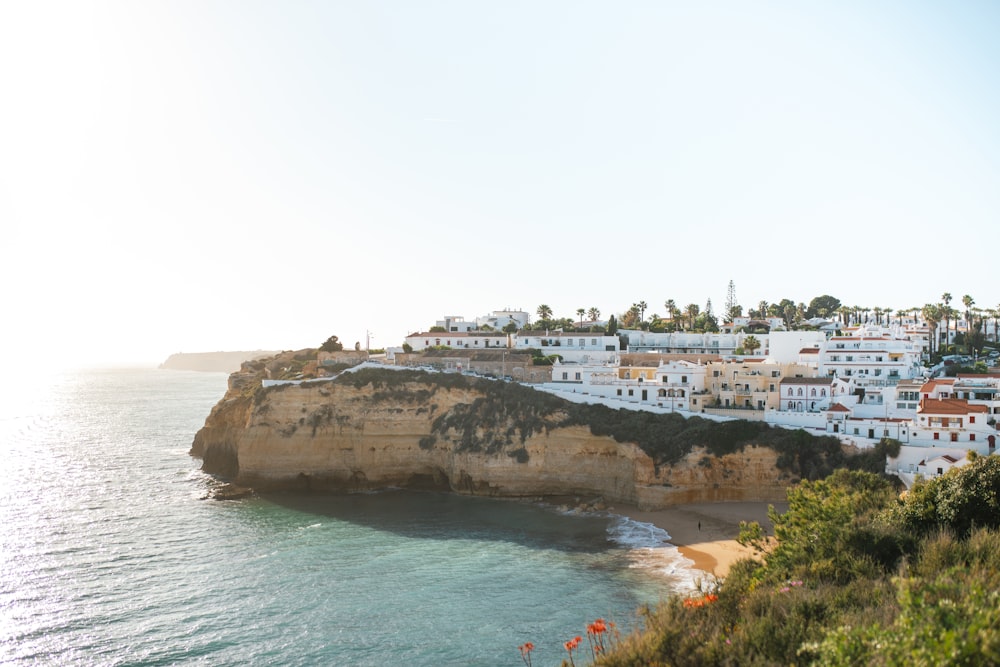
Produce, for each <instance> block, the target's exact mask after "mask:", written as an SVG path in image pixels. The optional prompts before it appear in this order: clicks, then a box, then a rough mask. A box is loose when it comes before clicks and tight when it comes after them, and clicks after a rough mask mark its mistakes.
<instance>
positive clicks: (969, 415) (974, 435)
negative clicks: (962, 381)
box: [908, 398, 997, 454]
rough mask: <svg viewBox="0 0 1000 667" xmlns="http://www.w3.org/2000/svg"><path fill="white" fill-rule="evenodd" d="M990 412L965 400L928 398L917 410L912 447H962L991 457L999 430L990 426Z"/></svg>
mask: <svg viewBox="0 0 1000 667" xmlns="http://www.w3.org/2000/svg"><path fill="white" fill-rule="evenodd" d="M988 420H989V409H988V408H987V407H986V406H985V405H972V404H970V403H969V401H967V400H965V399H964V398H925V399H923V400H921V401H920V407H919V408H917V418H916V419H915V420H914V421H913V427H912V428H911V430H910V438H909V443H908V444H910V445H915V444H920V445H926V446H939V445H940V446H945V447H959V446H961V447H962V448H964V449H970V450H974V451H977V452H979V453H980V454H991V453H993V451H994V450H995V448H996V442H997V431H996V429H995V428H994V427H993V426H991V425H990V424H989V423H988Z"/></svg>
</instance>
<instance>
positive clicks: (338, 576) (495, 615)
mask: <svg viewBox="0 0 1000 667" xmlns="http://www.w3.org/2000/svg"><path fill="white" fill-rule="evenodd" d="M225 385H226V376H225V375H224V374H206V373H194V372H182V371H165V370H155V369H145V368H132V369H116V370H90V371H78V372H66V373H59V374H51V375H47V376H43V377H36V378H31V379H30V380H25V381H24V382H22V383H19V384H18V385H17V386H16V387H9V388H8V389H6V390H5V392H6V393H5V395H4V396H3V405H2V407H0V663H3V664H15V665H27V664H33V665H35V664H42V665H47V664H54V665H55V664H58V665H62V664H85V665H86V664H97V665H171V664H206V665H249V664H253V665H386V664H399V665H518V664H522V663H521V658H520V655H519V653H518V651H517V646H519V645H520V644H522V643H524V642H526V641H531V642H533V643H534V644H535V645H536V647H537V648H536V650H535V653H534V664H535V665H558V664H559V662H560V660H561V659H562V658H563V657H564V655H565V654H564V652H563V651H562V642H563V641H565V640H566V639H569V638H571V637H573V636H575V635H577V634H582V632H583V629H584V627H585V625H586V624H587V623H589V622H590V621H592V620H593V619H594V618H596V617H598V616H601V617H604V618H610V619H613V620H615V621H616V622H618V624H619V625H620V626H624V627H626V628H627V627H633V626H634V625H635V622H636V621H635V610H636V609H637V608H638V607H639V606H640V605H641V604H643V603H647V602H656V601H657V600H658V599H660V598H661V596H664V595H668V594H670V592H671V591H672V590H680V589H684V588H686V587H687V586H689V585H690V582H691V580H692V572H691V571H690V570H688V569H687V567H686V564H685V561H683V559H681V558H680V557H679V556H678V555H677V553H676V550H674V549H673V548H665V547H663V546H662V542H663V540H664V538H665V537H666V535H665V534H663V533H662V531H658V530H656V529H654V528H652V527H651V526H648V525H643V524H636V523H634V522H629V521H626V520H622V519H620V518H616V517H610V516H604V517H602V516H592V515H591V516H580V515H571V514H568V513H565V512H559V511H557V510H556V509H554V508H549V507H542V506H537V505H533V504H528V503H522V502H515V501H497V500H487V499H481V498H465V497H459V496H452V495H446V494H430V493H410V492H401V491H391V492H385V493H379V494H369V495H352V496H291V495H276V496H268V497H259V498H249V499H244V500H239V501H226V502H218V501H213V500H205V499H204V498H205V496H206V495H207V493H208V491H209V490H210V489H211V488H212V487H213V485H216V484H217V481H216V480H213V479H212V478H211V477H209V476H207V475H204V474H203V473H201V472H200V471H199V469H198V467H199V464H200V462H199V461H198V460H196V459H192V458H191V457H189V456H188V454H187V452H188V449H189V447H190V444H191V440H192V437H193V435H194V433H195V431H197V429H198V428H199V427H200V426H201V425H202V424H203V423H204V419H205V416H206V415H207V414H208V412H209V410H210V409H211V407H212V405H214V404H215V402H216V401H218V400H219V398H220V397H221V396H222V394H223V393H224V391H225Z"/></svg>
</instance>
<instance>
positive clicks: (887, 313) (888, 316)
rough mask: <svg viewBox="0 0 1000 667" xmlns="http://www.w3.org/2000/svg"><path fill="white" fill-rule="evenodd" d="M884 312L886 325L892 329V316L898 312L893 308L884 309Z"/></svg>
mask: <svg viewBox="0 0 1000 667" xmlns="http://www.w3.org/2000/svg"><path fill="white" fill-rule="evenodd" d="M882 312H883V313H885V325H886V326H887V327H891V326H892V314H893V313H894V312H896V311H895V310H893V309H892V308H883V309H882Z"/></svg>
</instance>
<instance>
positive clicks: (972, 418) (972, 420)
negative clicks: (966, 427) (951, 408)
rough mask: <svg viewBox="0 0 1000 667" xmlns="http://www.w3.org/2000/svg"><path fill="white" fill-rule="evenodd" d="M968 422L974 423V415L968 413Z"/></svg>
mask: <svg viewBox="0 0 1000 667" xmlns="http://www.w3.org/2000/svg"><path fill="white" fill-rule="evenodd" d="M969 423H970V424H975V423H976V418H975V416H974V415H969Z"/></svg>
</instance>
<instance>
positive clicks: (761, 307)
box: [757, 299, 767, 319]
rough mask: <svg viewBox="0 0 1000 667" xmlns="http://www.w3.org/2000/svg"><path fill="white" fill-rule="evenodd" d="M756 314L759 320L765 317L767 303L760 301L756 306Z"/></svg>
mask: <svg viewBox="0 0 1000 667" xmlns="http://www.w3.org/2000/svg"><path fill="white" fill-rule="evenodd" d="M757 313H758V315H757V316H758V317H759V318H760V319H764V318H765V317H767V301H764V300H763V299H761V301H760V303H758V304H757Z"/></svg>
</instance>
